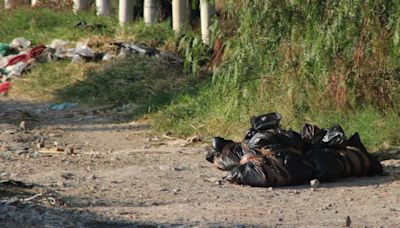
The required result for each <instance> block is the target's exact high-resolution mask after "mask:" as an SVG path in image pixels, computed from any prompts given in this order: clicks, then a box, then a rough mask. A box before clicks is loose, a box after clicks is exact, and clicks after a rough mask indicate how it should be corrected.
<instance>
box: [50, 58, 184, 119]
mask: <svg viewBox="0 0 400 228" xmlns="http://www.w3.org/2000/svg"><path fill="white" fill-rule="evenodd" d="M84 74H85V75H84V77H82V78H83V79H82V80H76V81H75V82H74V83H70V84H67V85H66V86H65V87H63V88H61V89H60V90H59V91H58V92H57V93H56V94H57V96H58V97H59V99H61V100H68V101H78V102H80V103H86V104H105V103H106V104H107V103H113V104H119V105H122V104H127V103H134V104H136V105H137V106H140V108H141V111H143V112H147V111H148V110H149V109H150V110H154V109H156V107H158V106H161V105H164V104H166V103H168V102H169V101H170V100H171V99H172V97H173V96H174V95H175V94H176V93H177V91H182V89H183V88H187V87H189V88H190V86H189V83H190V81H189V80H187V77H184V75H182V71H181V70H180V69H179V68H176V67H174V66H172V65H170V64H169V63H168V62H165V61H161V60H159V59H153V58H145V57H132V58H126V59H117V60H115V61H112V62H110V63H107V64H106V65H105V66H103V67H99V66H94V67H90V68H87V70H86V72H85V73H84ZM171 82H173V83H171Z"/></svg>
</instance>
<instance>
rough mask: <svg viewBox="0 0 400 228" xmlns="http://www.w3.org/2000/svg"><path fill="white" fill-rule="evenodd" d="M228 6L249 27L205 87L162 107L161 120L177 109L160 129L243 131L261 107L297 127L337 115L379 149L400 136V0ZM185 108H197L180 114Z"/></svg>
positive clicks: (241, 29) (277, 0)
mask: <svg viewBox="0 0 400 228" xmlns="http://www.w3.org/2000/svg"><path fill="white" fill-rule="evenodd" d="M228 5H229V6H230V9H231V11H230V12H231V15H230V17H231V18H234V19H235V20H236V23H237V24H238V25H239V26H238V28H236V34H235V35H234V36H233V37H232V38H231V39H229V40H228V41H227V42H226V47H227V48H226V50H225V59H226V61H225V64H224V65H223V66H222V67H221V68H220V69H219V70H218V71H217V72H215V74H214V76H213V83H212V84H211V85H208V86H207V87H204V88H203V92H201V93H200V94H199V95H197V96H196V97H192V98H190V99H188V98H185V99H182V100H181V102H176V103H175V104H173V105H172V106H171V107H170V108H169V109H167V110H165V111H164V112H160V113H159V114H158V116H159V117H160V118H167V117H166V116H168V117H170V121H169V122H163V123H160V124H159V125H158V126H159V128H160V129H168V128H171V127H172V128H174V129H175V132H176V133H179V134H194V133H203V134H209V133H211V134H218V135H222V136H227V137H233V138H236V139H240V138H241V136H242V135H243V133H244V131H245V128H246V127H247V126H248V119H249V117H250V116H251V115H257V114H261V113H264V112H270V111H278V112H281V113H282V114H283V116H284V123H283V124H284V125H285V126H287V127H288V126H291V127H293V128H295V129H299V128H300V126H301V124H302V123H303V122H304V121H309V122H314V123H318V124H320V125H322V126H325V127H327V126H329V125H330V124H332V123H334V122H336V123H339V124H342V125H343V126H344V127H345V129H347V130H348V131H360V133H361V135H362V137H364V138H365V142H366V144H367V145H368V146H370V147H377V146H378V145H379V144H381V143H383V142H387V143H392V144H395V143H399V142H400V141H399V137H398V136H396V134H395V132H396V128H397V126H398V122H399V120H400V119H399V117H398V111H399V105H398V104H399V99H400V96H399V94H398V86H399V76H400V75H399V72H400V71H399V70H400V68H399V64H398V63H399V61H398V59H399V53H400V48H399V32H400V31H399V30H400V27H399V25H400V17H399V16H400V2H398V1H393V0H378V1H374V0H365V1H357V0H343V1H313V0H310V1H297V0H290V1H289V0H285V1H281V0H271V1H263V0H254V1H234V0H232V1H228ZM183 97H185V96H183ZM185 111H186V112H188V111H190V115H187V116H179V117H178V118H174V115H173V113H180V112H182V113H185ZM193 120H195V122H193ZM194 123H195V124H194ZM216 123H217V124H216ZM190 125H194V127H192V128H190V127H188V126H190Z"/></svg>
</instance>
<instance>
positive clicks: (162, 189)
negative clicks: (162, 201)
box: [158, 188, 168, 192]
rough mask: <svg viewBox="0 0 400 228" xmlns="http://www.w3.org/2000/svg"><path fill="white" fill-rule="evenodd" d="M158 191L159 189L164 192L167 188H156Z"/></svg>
mask: <svg viewBox="0 0 400 228" xmlns="http://www.w3.org/2000/svg"><path fill="white" fill-rule="evenodd" d="M158 191H160V192H166V191H168V189H167V188H160V189H158Z"/></svg>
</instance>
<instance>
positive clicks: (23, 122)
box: [19, 121, 26, 130]
mask: <svg viewBox="0 0 400 228" xmlns="http://www.w3.org/2000/svg"><path fill="white" fill-rule="evenodd" d="M19 127H20V128H21V129H22V130H26V122H25V121H21V123H20V124H19Z"/></svg>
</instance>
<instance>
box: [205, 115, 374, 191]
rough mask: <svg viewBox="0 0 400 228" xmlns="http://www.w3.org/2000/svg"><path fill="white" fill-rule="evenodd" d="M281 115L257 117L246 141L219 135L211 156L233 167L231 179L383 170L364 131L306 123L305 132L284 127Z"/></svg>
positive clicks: (298, 178) (264, 180)
mask: <svg viewBox="0 0 400 228" xmlns="http://www.w3.org/2000/svg"><path fill="white" fill-rule="evenodd" d="M268 117H271V118H268ZM280 119H281V118H280V114H279V115H276V113H269V114H265V115H261V116H257V117H254V118H252V119H251V121H250V122H251V125H252V129H253V134H251V135H249V134H247V135H246V136H245V139H244V140H243V141H242V142H240V143H239V142H234V141H231V140H226V139H224V138H221V137H214V138H213V139H212V149H211V150H210V151H209V153H208V154H207V156H206V159H207V161H209V162H211V163H213V164H214V165H215V166H216V167H218V168H220V169H223V170H228V171H230V173H229V174H228V175H227V176H226V177H225V180H227V181H230V182H233V183H237V184H244V185H250V186H263V187H269V186H281V185H295V184H302V183H306V182H307V181H309V180H311V179H318V180H319V181H321V182H324V181H335V180H337V179H339V178H345V177H354V176H356V177H358V176H371V175H376V174H382V166H381V164H380V163H379V162H378V160H377V159H376V158H374V157H373V156H372V155H371V154H370V153H368V151H367V150H366V148H365V147H364V145H363V144H362V143H361V140H360V137H359V135H358V133H355V134H353V135H352V136H351V137H350V139H349V140H347V139H346V137H345V134H344V131H343V129H342V128H341V127H340V126H339V125H335V126H333V127H331V128H325V129H321V128H318V127H317V126H314V125H310V124H306V125H305V127H304V128H303V130H302V131H301V134H299V133H297V132H295V131H293V130H291V129H289V130H285V129H283V128H281V127H280V126H279V121H280ZM270 120H272V121H270ZM258 126H261V127H258ZM256 129H258V130H256ZM249 136H250V138H247V139H246V137H249Z"/></svg>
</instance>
